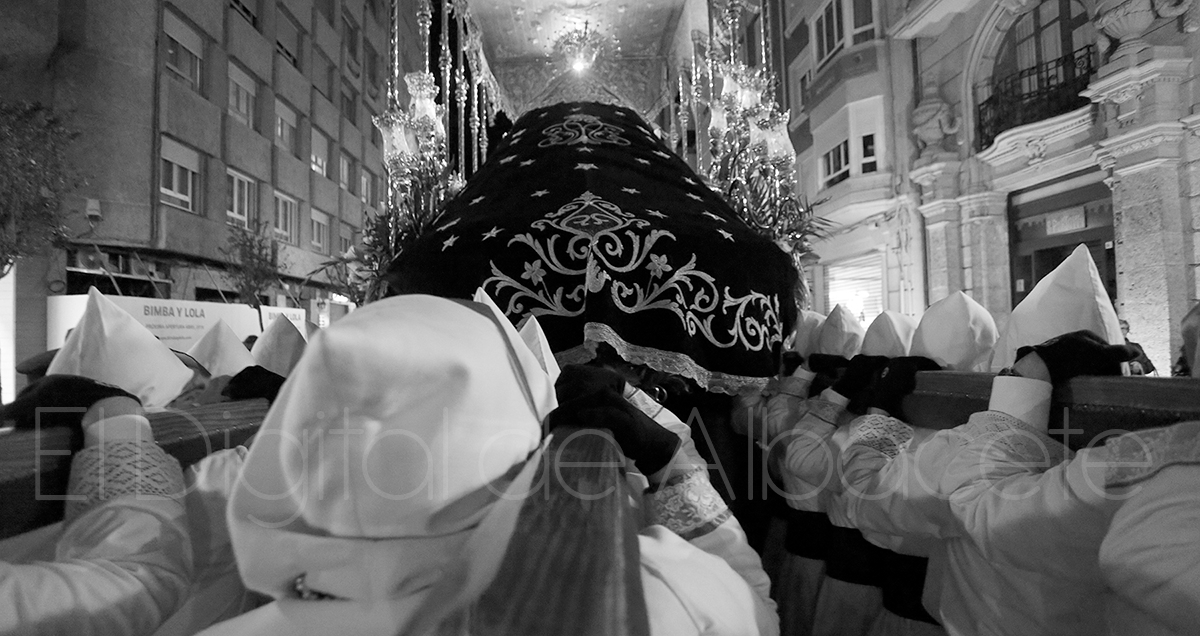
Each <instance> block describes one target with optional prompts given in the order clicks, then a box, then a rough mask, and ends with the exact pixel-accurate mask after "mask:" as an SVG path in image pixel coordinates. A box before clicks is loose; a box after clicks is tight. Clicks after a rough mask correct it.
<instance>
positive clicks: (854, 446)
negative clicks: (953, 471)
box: [831, 416, 958, 540]
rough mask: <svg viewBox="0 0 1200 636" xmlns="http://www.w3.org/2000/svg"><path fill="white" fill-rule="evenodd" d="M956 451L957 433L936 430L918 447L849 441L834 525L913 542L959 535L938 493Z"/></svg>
mask: <svg viewBox="0 0 1200 636" xmlns="http://www.w3.org/2000/svg"><path fill="white" fill-rule="evenodd" d="M869 417H877V416H869ZM888 419H890V420H891V422H892V423H899V420H894V419H891V418H888ZM910 435H911V433H910ZM909 439H910V440H911V437H909ZM957 448H958V434H957V432H956V431H955V430H954V429H951V430H944V431H937V432H936V433H933V434H932V435H929V436H928V437H927V438H926V439H925V441H924V442H921V443H919V444H911V443H909V444H907V445H901V444H881V443H879V440H878V439H876V438H874V437H870V436H859V437H857V438H856V439H853V440H851V443H850V444H849V445H848V446H847V447H846V448H845V449H844V450H843V451H842V453H841V456H840V457H839V473H840V475H841V478H842V480H843V483H844V485H843V492H842V493H841V494H840V495H839V496H838V497H837V500H836V502H835V503H832V504H831V508H832V509H833V512H832V515H831V516H833V517H834V519H833V520H834V522H835V523H838V524H839V525H847V526H853V527H856V528H858V529H860V530H862V531H863V532H864V533H865V534H879V535H891V536H896V537H909V538H911V539H912V540H918V539H944V538H949V537H953V536H957V533H958V529H957V525H956V524H955V522H954V519H953V517H952V516H951V514H950V510H949V506H948V503H947V500H946V497H945V496H944V495H943V494H942V493H941V492H940V489H939V480H940V477H941V475H942V472H943V471H944V470H945V466H946V464H947V463H948V462H949V461H950V459H951V458H952V457H953V455H954V453H955V452H956V451H957Z"/></svg>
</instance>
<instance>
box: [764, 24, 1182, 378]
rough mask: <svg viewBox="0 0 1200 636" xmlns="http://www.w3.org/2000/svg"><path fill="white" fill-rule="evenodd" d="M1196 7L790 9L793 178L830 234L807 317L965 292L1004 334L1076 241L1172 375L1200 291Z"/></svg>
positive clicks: (1135, 334) (912, 304) (787, 44)
mask: <svg viewBox="0 0 1200 636" xmlns="http://www.w3.org/2000/svg"><path fill="white" fill-rule="evenodd" d="M1193 1H1194V0H1181V1H1177V2H1174V3H1172V2H1170V0H1102V1H1101V2H1093V1H1091V0H1083V1H1081V0H1043V1H1041V2H1039V1H1038V0H1026V1H1024V2H1022V1H1021V0H1000V1H993V0H912V1H911V2H909V3H908V4H907V6H903V3H900V2H896V1H894V0H874V2H871V1H870V0H825V1H824V2H820V1H817V0H794V1H790V2H786V3H785V4H784V5H783V6H782V8H781V9H782V11H781V13H782V15H783V17H784V21H785V23H786V26H785V36H784V49H785V51H786V52H785V54H784V56H783V57H784V59H783V60H782V61H781V63H782V65H783V66H784V68H786V71H787V72H786V73H785V74H784V77H785V84H786V85H787V87H788V91H787V92H788V96H789V105H790V106H791V108H792V110H793V128H792V138H793V142H794V143H795V145H796V147H797V150H798V151H800V153H801V171H802V174H801V179H802V183H803V186H804V188H805V190H806V191H807V192H808V193H809V196H810V197H811V198H812V199H813V200H821V199H827V200H826V201H825V202H824V203H822V204H821V205H820V207H818V208H817V209H818V212H819V213H820V214H821V215H823V216H825V217H827V218H830V219H831V220H833V221H835V222H836V223H838V224H839V226H838V229H837V230H836V231H835V235H834V236H833V237H832V238H831V239H830V240H829V241H827V242H825V243H824V244H822V245H819V246H818V247H817V251H818V253H819V254H820V257H821V258H820V261H819V263H818V264H817V266H816V267H814V268H813V275H814V278H815V280H814V283H815V286H816V288H817V292H818V293H817V294H816V299H815V300H816V303H815V304H816V306H817V308H818V309H829V308H830V306H831V305H832V304H833V303H835V302H845V299H848V298H863V297H864V296H866V295H870V294H875V296H874V297H872V298H871V299H870V300H869V302H868V303H865V307H864V308H863V309H862V313H863V314H864V318H866V319H870V318H871V315H869V314H872V312H875V311H879V310H882V309H894V310H898V311H903V312H906V313H911V314H917V313H919V312H920V310H921V309H922V308H923V307H924V306H926V305H927V304H929V303H932V302H934V301H937V300H938V299H940V298H942V297H944V296H946V295H947V294H949V293H951V292H953V291H956V290H964V291H966V292H967V293H969V294H971V295H972V297H974V298H975V299H976V300H978V301H979V302H980V303H982V304H983V305H984V306H985V307H987V308H988V309H989V310H990V311H991V312H992V313H993V315H994V316H995V317H996V320H997V322H998V323H999V324H1000V325H1003V323H1004V320H1005V319H1006V317H1007V316H1008V314H1009V312H1010V311H1011V309H1012V307H1013V306H1014V305H1015V304H1016V303H1018V302H1020V300H1021V299H1022V298H1024V296H1025V294H1027V293H1028V292H1029V291H1030V290H1031V289H1032V287H1033V285H1034V284H1035V283H1037V281H1038V280H1040V279H1041V278H1042V277H1043V276H1044V275H1045V274H1046V273H1048V272H1049V271H1050V270H1052V269H1053V268H1054V267H1055V266H1057V265H1058V263H1060V262H1061V261H1062V260H1063V258H1065V257H1066V256H1067V254H1069V253H1070V251H1071V250H1072V249H1074V248H1075V247H1076V246H1077V245H1079V244H1081V243H1082V244H1085V245H1087V246H1088V248H1089V250H1090V251H1091V254H1092V257H1093V260H1094V261H1095V262H1096V266H1097V268H1098V270H1099V272H1100V275H1101V278H1102V279H1103V280H1104V281H1105V284H1106V287H1107V288H1108V291H1109V294H1110V296H1111V297H1112V299H1113V301H1114V303H1115V305H1116V308H1117V311H1118V313H1119V314H1120V315H1121V317H1122V318H1125V319H1126V320H1128V321H1129V323H1130V325H1131V332H1130V338H1131V339H1133V340H1135V341H1137V342H1140V343H1141V344H1142V345H1143V346H1144V347H1145V348H1146V351H1147V352H1148V353H1149V355H1150V357H1151V359H1152V360H1154V362H1155V363H1156V364H1157V365H1158V366H1159V367H1160V368H1164V369H1165V368H1168V367H1169V366H1170V362H1171V360H1172V359H1173V358H1174V355H1173V353H1174V352H1177V351H1178V349H1179V346H1180V343H1181V341H1180V335H1179V322H1180V320H1181V319H1182V318H1183V316H1184V314H1185V313H1186V312H1187V311H1188V309H1190V307H1191V306H1192V305H1193V304H1194V303H1195V301H1196V298H1198V297H1200V290H1198V288H1197V277H1196V267H1197V264H1198V262H1200V239H1198V237H1197V227H1200V226H1197V225H1195V224H1196V223H1200V219H1198V220H1197V221H1195V222H1194V221H1193V218H1192V216H1193V212H1192V206H1193V200H1194V199H1195V198H1196V197H1197V196H1198V195H1200V189H1198V187H1200V186H1198V185H1197V183H1200V180H1198V177H1200V173H1198V172H1197V168H1198V167H1200V164H1198V163H1197V162H1200V139H1198V138H1197V134H1200V133H1195V131H1196V130H1197V127H1198V125H1200V115H1195V114H1193V113H1194V112H1195V110H1196V104H1197V101H1198V97H1197V95H1196V89H1195V87H1194V82H1193V77H1194V73H1195V70H1194V68H1193V67H1194V65H1195V58H1196V55H1197V53H1198V52H1200V40H1198V39H1197V37H1198V36H1197V35H1196V33H1195V31H1196V28H1197V25H1200V22H1197V18H1198V17H1200V8H1197V7H1194V6H1193ZM870 135H873V138H870V139H868V136H870ZM872 151H873V152H872ZM848 278H851V279H853V280H847V279H848ZM848 289H849V290H853V291H852V292H851V293H850V294H849V295H848V293H847V291H846V290H848ZM876 289H877V290H878V291H874V290H876ZM875 298H877V299H878V300H875Z"/></svg>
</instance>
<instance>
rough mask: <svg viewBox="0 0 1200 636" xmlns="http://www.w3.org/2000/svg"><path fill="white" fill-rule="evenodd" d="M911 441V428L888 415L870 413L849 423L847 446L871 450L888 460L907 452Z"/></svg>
mask: <svg viewBox="0 0 1200 636" xmlns="http://www.w3.org/2000/svg"><path fill="white" fill-rule="evenodd" d="M912 440H913V428H912V427H911V426H909V425H908V424H905V423H904V422H901V421H900V420H898V419H896V418H894V417H891V416H888V415H881V414H876V413H872V414H869V415H864V416H862V417H859V418H857V419H855V420H854V421H853V422H851V423H850V435H849V438H848V443H849V444H858V445H859V446H866V447H867V448H873V449H875V450H877V451H879V452H880V453H882V454H883V455H884V456H886V457H887V458H888V459H893V458H895V457H896V456H897V455H899V454H900V453H903V452H904V451H905V450H907V449H908V447H909V445H910V444H912Z"/></svg>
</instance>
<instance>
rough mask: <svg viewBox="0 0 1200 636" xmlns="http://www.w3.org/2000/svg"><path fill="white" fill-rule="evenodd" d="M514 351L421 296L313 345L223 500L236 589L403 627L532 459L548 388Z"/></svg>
mask: <svg viewBox="0 0 1200 636" xmlns="http://www.w3.org/2000/svg"><path fill="white" fill-rule="evenodd" d="M508 329H511V326H508ZM523 348H524V344H523V343H522V342H521V340H520V339H519V338H515V339H514V338H513V337H511V336H510V335H509V334H508V332H507V331H506V329H505V327H504V325H502V324H500V323H499V322H498V321H497V320H496V318H495V317H494V315H493V314H492V311H491V310H490V309H489V308H487V307H486V306H483V305H480V304H478V303H472V302H468V301H452V300H447V299H442V298H436V297H432V296H399V297H395V298H390V299H386V300H382V301H378V302H374V303H371V304H369V305H367V306H365V307H363V308H361V309H358V310H356V311H355V312H353V313H351V314H349V315H348V316H346V317H345V318H343V319H341V320H339V321H338V322H336V323H334V324H333V325H332V326H330V327H329V328H328V329H325V330H323V331H322V332H321V333H319V334H317V335H316V336H315V337H314V338H313V341H312V343H310V344H309V347H308V349H307V351H305V354H304V357H303V358H302V359H301V360H300V363H299V364H298V365H297V366H296V368H295V370H294V371H293V373H292V375H291V377H289V379H288V381H287V382H286V384H284V386H283V389H282V390H281V391H280V393H279V396H278V398H277V399H276V402H275V405H274V406H273V407H272V408H271V410H270V412H269V413H268V414H267V418H266V421H265V422H264V423H263V427H262V430H261V431H260V432H259V434H258V437H257V438H256V440H255V442H254V445H253V446H252V447H251V449H250V453H249V455H248V456H247V458H246V463H245V467H244V468H243V471H242V476H241V479H240V480H239V481H238V483H237V485H236V486H235V489H234V492H233V495H232V498H231V501H230V507H229V525H230V530H231V535H232V539H233V546H234V550H235V552H236V555H237V561H238V567H239V569H240V571H241V573H242V576H243V578H244V580H245V581H246V584H247V586H248V587H249V588H251V589H254V590H257V591H259V592H262V593H265V594H269V595H271V596H273V597H275V598H277V599H286V598H289V597H291V598H294V597H295V590H296V586H297V585H298V583H297V581H300V583H302V584H303V586H304V587H305V588H306V589H311V590H313V591H318V592H320V593H323V594H328V595H332V596H334V597H337V598H340V599H345V600H349V601H355V602H360V603H365V604H382V605H384V606H388V607H394V608H400V609H395V612H392V611H391V610H387V611H385V612H384V613H385V614H389V615H391V614H393V613H400V614H404V613H409V612H410V610H411V609H412V607H411V605H410V603H411V602H415V601H414V600H413V599H419V598H420V597H421V596H422V595H425V594H427V593H428V591H429V588H430V586H431V585H432V584H433V583H434V582H436V581H438V580H441V579H442V578H443V577H444V576H446V575H447V568H449V567H450V564H451V563H452V562H454V561H455V559H456V558H458V557H459V556H460V552H461V551H463V550H464V549H467V548H466V546H467V545H468V542H469V539H470V537H471V535H472V531H473V529H474V528H476V526H477V525H478V524H480V523H481V520H484V519H485V518H486V517H488V515H489V514H490V512H489V511H491V510H492V508H493V507H494V506H496V505H499V504H496V503H494V502H495V501H496V499H497V496H496V495H497V493H498V492H499V491H500V490H503V486H500V487H499V489H492V488H490V487H489V486H490V485H491V484H493V482H495V481H496V480H498V479H499V478H501V477H503V476H505V475H506V474H507V475H511V474H512V473H511V472H510V471H511V470H514V469H515V467H517V466H518V465H519V464H521V463H522V462H524V461H525V460H526V458H528V457H529V456H530V453H531V452H532V451H534V449H536V448H537V446H538V443H539V439H540V437H541V424H540V421H541V419H542V417H543V416H544V415H545V414H546V413H545V412H543V409H545V408H553V406H554V404H555V403H554V393H553V386H552V385H551V384H550V383H549V382H548V381H547V380H546V379H545V374H544V372H542V371H541V369H540V368H539V367H537V366H536V362H533V361H532V360H533V357H532V354H531V353H530V352H529V351H528V350H525V351H523V352H522V353H521V354H519V353H518V352H521V350H522V349H523ZM530 364H532V365H533V367H532V368H531V367H530ZM538 374H541V377H540V380H539V381H536V382H531V381H530V378H537V376H538ZM538 393H541V394H540V395H539V394H538ZM517 503H518V504H519V502H517ZM496 541H499V542H501V543H503V542H504V541H506V538H505V537H502V536H501V537H497V538H496ZM501 552H502V550H501ZM298 577H300V578H299V579H298ZM397 604H399V605H397ZM401 606H403V607H401ZM308 607H312V604H310V605H309V606H308ZM317 607H318V609H319V608H320V605H319V604H317ZM404 608H407V609H404ZM376 609H378V608H376Z"/></svg>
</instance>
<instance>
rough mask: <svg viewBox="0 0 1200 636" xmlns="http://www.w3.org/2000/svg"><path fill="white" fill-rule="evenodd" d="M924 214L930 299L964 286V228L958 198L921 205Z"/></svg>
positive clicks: (934, 300)
mask: <svg viewBox="0 0 1200 636" xmlns="http://www.w3.org/2000/svg"><path fill="white" fill-rule="evenodd" d="M920 211H921V216H922V217H924V218H925V249H926V253H927V254H928V255H929V258H928V261H927V262H926V265H925V274H926V279H927V280H928V281H929V283H928V284H929V303H930V304H933V303H936V302H937V301H939V300H941V299H943V298H945V297H946V296H949V295H950V294H952V293H954V292H956V291H958V290H960V289H962V287H963V284H962V230H961V221H960V220H959V208H958V202H956V201H954V200H953V199H942V200H940V201H934V202H933V203H927V204H925V205H922V206H921V207H920Z"/></svg>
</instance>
